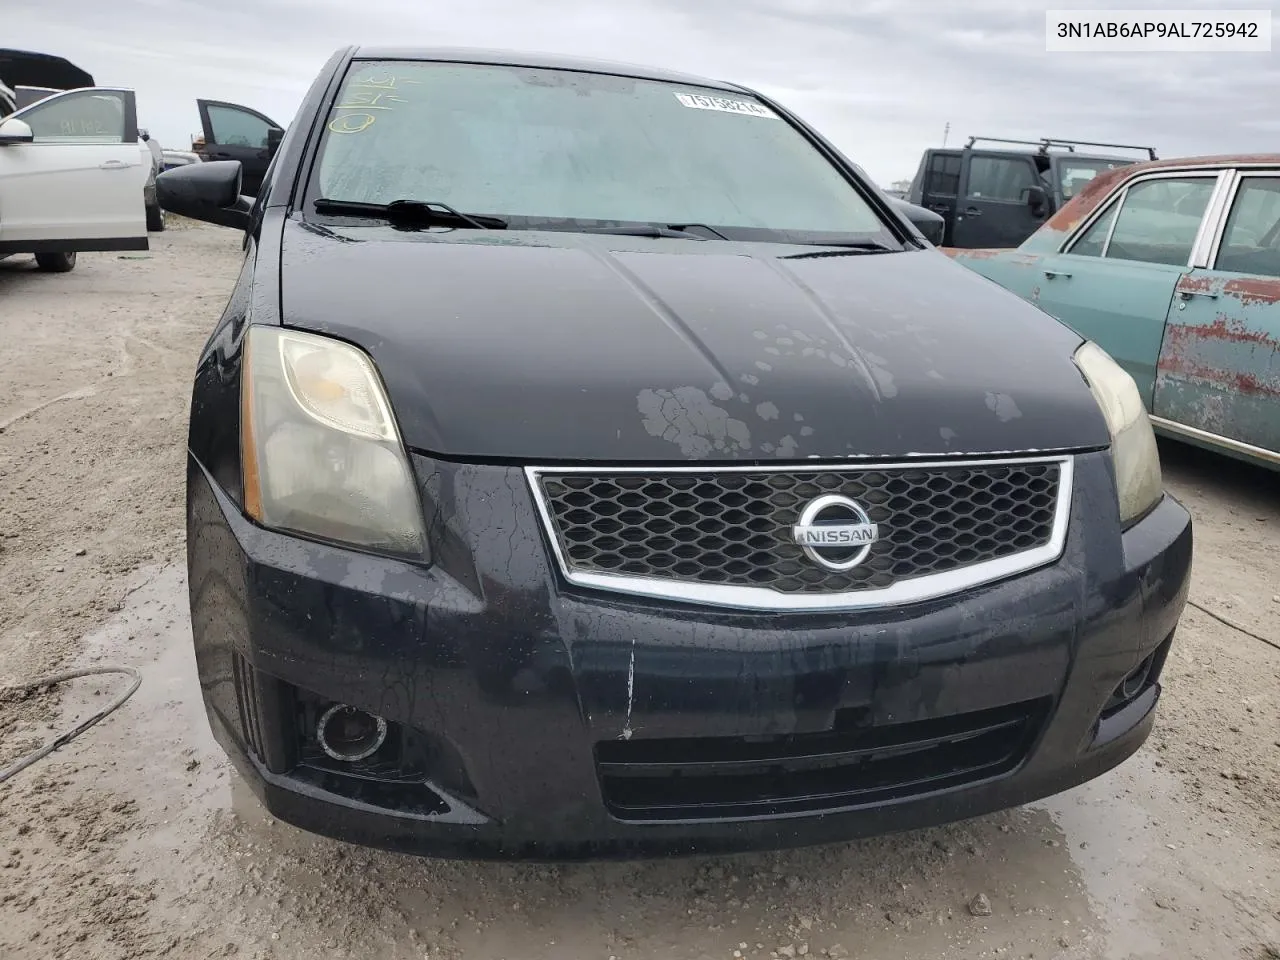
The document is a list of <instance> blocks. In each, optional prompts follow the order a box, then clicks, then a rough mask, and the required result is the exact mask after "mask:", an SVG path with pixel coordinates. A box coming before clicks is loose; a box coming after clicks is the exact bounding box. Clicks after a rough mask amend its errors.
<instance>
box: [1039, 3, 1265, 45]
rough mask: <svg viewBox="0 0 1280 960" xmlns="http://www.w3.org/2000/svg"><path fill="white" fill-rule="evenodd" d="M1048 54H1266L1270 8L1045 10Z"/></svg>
mask: <svg viewBox="0 0 1280 960" xmlns="http://www.w3.org/2000/svg"><path fill="white" fill-rule="evenodd" d="M1045 49H1046V50H1047V51H1049V52H1050V53H1066V52H1088V53H1099V52H1102V53H1193V52H1194V53H1207V52H1225V51H1231V52H1233V53H1248V52H1256V53H1267V52H1270V50H1271V11H1270V10H1047V11H1045Z"/></svg>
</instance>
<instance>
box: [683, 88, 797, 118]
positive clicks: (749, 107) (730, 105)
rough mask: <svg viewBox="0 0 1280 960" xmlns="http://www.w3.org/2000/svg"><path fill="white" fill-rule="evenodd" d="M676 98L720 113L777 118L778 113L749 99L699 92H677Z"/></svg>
mask: <svg viewBox="0 0 1280 960" xmlns="http://www.w3.org/2000/svg"><path fill="white" fill-rule="evenodd" d="M676 99H677V100H679V101H680V102H681V103H683V104H684V105H685V106H686V107H692V108H693V109H694V110H719V111H720V112H721V113H742V114H746V115H747V116H749V117H768V118H769V119H771V120H777V119H778V115H777V114H776V113H774V112H773V111H772V110H770V109H769V108H768V107H766V106H764V105H763V104H759V103H752V102H751V101H750V100H729V99H728V98H726V97H708V96H704V95H703V94H700V93H677V94H676Z"/></svg>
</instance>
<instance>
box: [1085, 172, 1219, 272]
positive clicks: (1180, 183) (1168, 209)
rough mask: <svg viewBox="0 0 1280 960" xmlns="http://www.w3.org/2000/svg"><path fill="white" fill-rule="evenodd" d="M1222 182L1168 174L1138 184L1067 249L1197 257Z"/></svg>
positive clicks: (1176, 261)
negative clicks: (1198, 240)
mask: <svg viewBox="0 0 1280 960" xmlns="http://www.w3.org/2000/svg"><path fill="white" fill-rule="evenodd" d="M1216 183H1217V177H1216V176H1207V177H1204V176H1200V177H1162V178H1156V179H1152V180H1143V181H1140V182H1138V183H1135V184H1132V185H1131V186H1129V187H1128V189H1126V190H1125V192H1124V195H1123V196H1122V197H1121V198H1120V199H1119V201H1117V202H1115V203H1113V204H1112V210H1111V211H1109V212H1108V213H1107V214H1105V215H1104V216H1103V217H1101V218H1099V219H1098V220H1096V221H1095V222H1094V224H1093V226H1091V227H1090V228H1089V229H1088V230H1087V231H1086V232H1085V233H1084V234H1083V235H1082V236H1081V237H1080V238H1079V239H1078V240H1076V242H1075V243H1074V244H1073V245H1072V246H1071V247H1070V248H1069V249H1068V250H1067V252H1068V253H1076V254H1080V255H1083V256H1094V257H1104V258H1106V259H1108V260H1129V261H1132V262H1136V263H1161V264H1168V265H1170V266H1185V265H1186V264H1187V263H1188V262H1189V261H1190V260H1191V250H1192V247H1194V246H1195V242H1196V236H1197V235H1198V234H1199V232H1200V222H1201V221H1202V220H1203V219H1204V213H1205V210H1206V209H1207V208H1208V206H1209V198H1210V197H1211V196H1212V195H1213V188H1214V186H1215V184H1216ZM1113 220H1114V221H1115V224H1114V227H1113V226H1112V221H1113ZM1108 231H1110V237H1109V238H1108V236H1107V234H1108Z"/></svg>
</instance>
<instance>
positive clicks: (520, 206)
mask: <svg viewBox="0 0 1280 960" xmlns="http://www.w3.org/2000/svg"><path fill="white" fill-rule="evenodd" d="M316 176H317V181H316V183H315V185H314V187H313V195H314V196H315V197H324V198H327V199H331V200H343V201H355V202H363V203H379V204H385V203H390V202H392V201H395V200H423V201H431V202H433V203H444V204H448V205H449V206H451V207H453V208H454V209H456V210H459V211H464V212H466V213H470V214H489V215H494V216H499V217H503V218H508V219H510V221H511V226H513V227H519V226H528V225H530V223H531V222H534V223H540V222H542V221H552V222H559V223H560V225H561V226H564V225H565V224H566V223H567V222H570V221H576V222H582V221H587V222H588V223H587V224H584V226H586V225H589V223H590V222H597V223H598V222H601V221H604V222H609V223H614V222H619V221H621V222H643V223H658V224H664V225H669V224H704V225H707V226H711V227H714V228H715V229H716V230H718V231H720V232H721V233H724V234H725V235H726V236H729V237H731V238H733V239H786V240H793V241H799V242H804V241H808V242H820V241H830V240H833V239H835V238H848V237H850V236H851V235H853V236H855V237H868V236H874V237H878V238H881V239H883V240H885V241H886V242H888V243H891V244H893V245H894V246H895V248H896V247H897V246H898V245H897V243H896V242H895V241H894V238H893V237H892V235H890V234H888V233H886V232H885V228H884V226H883V224H882V223H881V221H880V219H879V218H878V217H877V216H876V214H875V212H874V211H873V210H872V209H871V208H870V207H869V206H868V205H867V203H866V202H865V201H864V200H863V199H862V198H861V197H860V196H859V194H858V193H857V191H856V190H855V188H854V187H853V186H852V185H850V183H849V182H848V181H847V180H845V178H844V177H843V176H842V175H841V173H840V172H839V171H838V170H837V169H836V168H835V167H833V166H832V165H831V164H830V163H828V162H827V161H826V159H824V158H823V156H822V155H821V154H820V153H819V152H818V151H817V150H816V149H815V148H814V147H813V146H812V145H810V143H809V142H808V141H807V140H806V139H805V138H804V136H803V135H802V134H800V133H799V132H798V131H797V130H796V129H795V128H793V127H792V126H791V125H790V124H789V123H788V122H787V121H785V120H783V119H781V118H780V117H778V116H777V115H776V114H775V113H773V112H772V111H770V110H769V109H767V108H766V107H765V106H764V105H763V104H761V103H759V102H758V101H757V100H755V99H754V98H751V97H748V96H746V95H741V94H728V93H726V92H725V91H722V90H712V89H705V88H701V87H697V86H690V85H685V84H672V83H665V82H658V81H652V80H640V79H634V78H630V77H616V76H606V75H600V74H592V73H581V72H576V71H566V70H547V69H534V68H527V67H511V66H492V65H474V64H454V63H440V62H414V61H387V62H379V61H357V62H355V63H354V64H353V66H352V70H351V72H350V73H349V75H348V77H347V79H346V80H345V82H344V84H343V87H342V90H341V91H340V92H339V94H338V98H337V100H336V101H335V106H334V107H333V108H332V109H331V116H330V118H329V123H328V124H327V129H326V131H325V134H324V139H323V141H322V143H321V146H320V157H319V164H318V168H317V174H316ZM570 225H572V224H570Z"/></svg>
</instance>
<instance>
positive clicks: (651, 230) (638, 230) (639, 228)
mask: <svg viewBox="0 0 1280 960" xmlns="http://www.w3.org/2000/svg"><path fill="white" fill-rule="evenodd" d="M706 229H708V230H711V228H710V227H707V228H706ZM573 230H574V232H581V233H607V234H609V235H611V236H616V237H676V238H679V239H681V240H706V239H707V238H706V237H700V236H698V235H697V234H696V233H689V232H688V231H687V230H682V229H680V228H679V227H664V226H662V225H661V224H657V223H636V224H632V225H630V226H625V227H581V226H576V227H573ZM711 232H712V233H715V231H714V230H712V231H711ZM717 236H719V234H717Z"/></svg>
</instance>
